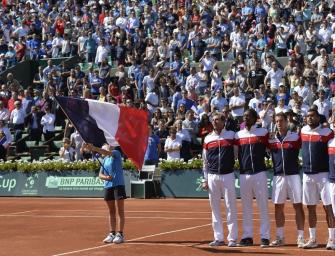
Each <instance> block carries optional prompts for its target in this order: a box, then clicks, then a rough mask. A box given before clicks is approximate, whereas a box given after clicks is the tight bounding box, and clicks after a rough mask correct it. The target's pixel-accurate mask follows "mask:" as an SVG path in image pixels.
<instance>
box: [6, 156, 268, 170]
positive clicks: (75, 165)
mask: <svg viewBox="0 0 335 256" xmlns="http://www.w3.org/2000/svg"><path fill="white" fill-rule="evenodd" d="M265 163H266V168H267V169H271V168H272V161H271V160H270V159H265ZM234 168H235V169H236V170H238V169H239V163H238V160H236V161H235V167H234ZM99 169H100V164H99V162H98V161H92V160H89V161H77V162H63V161H60V160H45V161H41V162H40V161H34V162H28V161H21V160H16V161H6V162H3V161H2V162H0V172H4V171H20V172H32V171H66V170H87V171H97V170H99ZM123 169H124V170H136V167H135V165H134V164H133V163H132V162H131V161H130V160H126V161H124V162H123ZM159 169H160V170H162V171H164V170H199V169H202V159H200V158H193V159H191V160H189V161H188V162H184V161H183V160H175V161H167V160H164V159H160V162H159Z"/></svg>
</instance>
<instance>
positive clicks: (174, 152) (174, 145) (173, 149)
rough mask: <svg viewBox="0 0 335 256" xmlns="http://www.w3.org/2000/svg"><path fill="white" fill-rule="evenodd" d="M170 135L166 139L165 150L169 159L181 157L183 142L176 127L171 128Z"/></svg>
mask: <svg viewBox="0 0 335 256" xmlns="http://www.w3.org/2000/svg"><path fill="white" fill-rule="evenodd" d="M169 132H170V136H169V137H167V139H166V140H165V145H164V151H165V152H166V153H167V160H177V159H180V149H181V142H180V140H179V139H178V138H177V136H176V134H177V130H176V128H175V127H171V128H170V131H169Z"/></svg>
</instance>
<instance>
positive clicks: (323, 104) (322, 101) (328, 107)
mask: <svg viewBox="0 0 335 256" xmlns="http://www.w3.org/2000/svg"><path fill="white" fill-rule="evenodd" d="M325 96H326V92H325V91H324V90H323V89H321V90H319V98H318V99H317V100H316V101H314V102H313V105H315V106H317V109H318V112H319V114H320V115H323V116H325V118H326V120H328V119H329V117H330V116H331V114H332V104H331V103H330V101H329V100H327V99H326V97H325Z"/></svg>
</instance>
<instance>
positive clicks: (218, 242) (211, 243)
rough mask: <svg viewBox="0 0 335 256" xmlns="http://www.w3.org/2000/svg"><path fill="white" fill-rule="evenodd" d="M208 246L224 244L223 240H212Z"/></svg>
mask: <svg viewBox="0 0 335 256" xmlns="http://www.w3.org/2000/svg"><path fill="white" fill-rule="evenodd" d="M208 245H209V246H224V241H219V240H214V241H213V242H210V243H209V244H208Z"/></svg>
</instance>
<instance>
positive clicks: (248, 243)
mask: <svg viewBox="0 0 335 256" xmlns="http://www.w3.org/2000/svg"><path fill="white" fill-rule="evenodd" d="M252 245H254V240H253V239H252V238H251V237H246V238H242V239H241V241H240V243H239V246H252Z"/></svg>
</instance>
